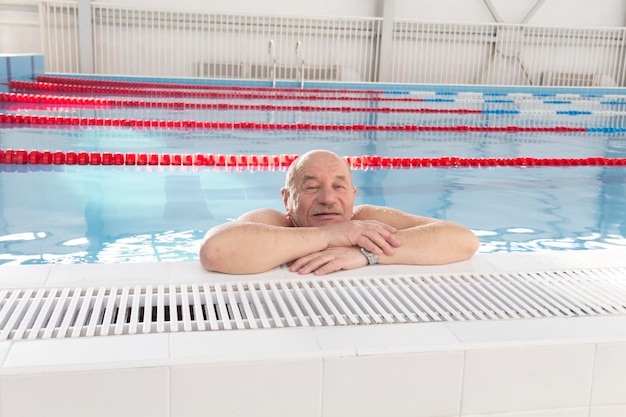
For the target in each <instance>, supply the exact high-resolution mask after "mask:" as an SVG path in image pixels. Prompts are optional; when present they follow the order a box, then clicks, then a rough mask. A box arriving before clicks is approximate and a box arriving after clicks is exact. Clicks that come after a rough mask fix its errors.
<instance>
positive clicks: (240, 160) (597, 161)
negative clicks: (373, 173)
mask: <svg viewBox="0 0 626 417" xmlns="http://www.w3.org/2000/svg"><path fill="white" fill-rule="evenodd" d="M297 158H298V155H289V154H282V155H225V154H199V153H196V154H158V153H121V152H118V153H114V152H89V153H88V152H74V151H68V152H62V151H54V152H53V151H37V150H32V151H27V150H23V149H18V150H13V149H6V150H3V149H0V164H5V165H140V166H141V165H149V166H212V167H237V168H241V169H259V168H271V167H274V168H275V167H279V168H286V167H288V166H289V165H290V164H291V163H292V162H293V161H295V160H296V159H297ZM344 158H345V161H346V162H347V163H348V164H349V165H350V166H351V167H352V168H353V169H368V168H383V169H385V168H386V169H389V168H431V167H444V168H445V167H450V168H452V167H465V168H469V167H471V168H480V167H546V166H559V167H564V166H620V167H621V166H626V158H605V157H588V158H534V157H516V158H460V157H456V156H443V157H439V158H410V157H384V156H379V155H363V156H347V157H344Z"/></svg>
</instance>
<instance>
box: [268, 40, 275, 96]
mask: <svg viewBox="0 0 626 417" xmlns="http://www.w3.org/2000/svg"><path fill="white" fill-rule="evenodd" d="M267 53H268V54H269V56H270V63H271V64H272V87H276V51H274V40H273V39H270V42H269V44H268V45H267Z"/></svg>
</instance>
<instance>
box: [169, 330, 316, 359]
mask: <svg viewBox="0 0 626 417" xmlns="http://www.w3.org/2000/svg"><path fill="white" fill-rule="evenodd" d="M170 343H171V345H170V346H171V357H172V360H173V361H175V362H176V363H188V362H190V361H196V360H202V361H210V362H218V361H249V360H267V359H276V358H304V357H316V358H318V357H320V356H321V352H320V348H319V346H318V344H317V341H316V339H315V336H314V335H313V331H312V330H311V329H308V328H288V329H255V330H228V331H206V332H189V333H173V334H171V335H170Z"/></svg>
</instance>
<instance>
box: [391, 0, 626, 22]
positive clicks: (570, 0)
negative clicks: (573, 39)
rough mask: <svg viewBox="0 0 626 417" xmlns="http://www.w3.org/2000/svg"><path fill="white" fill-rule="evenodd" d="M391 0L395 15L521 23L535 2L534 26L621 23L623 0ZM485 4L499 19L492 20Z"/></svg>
mask: <svg viewBox="0 0 626 417" xmlns="http://www.w3.org/2000/svg"><path fill="white" fill-rule="evenodd" d="M486 1H487V3H485V1H483V0H395V16H396V17H398V18H400V17H402V18H405V17H406V18H409V19H420V20H427V21H442V22H445V21H452V22H475V23H521V22H522V20H523V19H524V18H525V17H526V16H527V15H528V14H529V12H530V11H531V10H532V9H533V7H534V6H535V4H538V3H539V7H538V8H537V10H536V11H535V12H534V13H533V14H532V16H531V17H530V19H529V20H528V22H527V23H529V24H532V25H538V26H564V27H621V26H624V22H625V14H626V2H625V1H624V0H486ZM487 4H491V5H492V6H493V11H494V12H495V14H496V16H498V17H499V18H500V21H498V22H496V21H495V20H494V17H493V16H492V14H491V12H490V11H489V7H488V6H487Z"/></svg>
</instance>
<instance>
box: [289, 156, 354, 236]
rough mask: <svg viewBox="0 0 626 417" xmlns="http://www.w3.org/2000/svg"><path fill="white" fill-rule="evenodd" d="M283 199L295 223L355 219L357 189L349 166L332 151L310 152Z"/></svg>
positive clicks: (321, 223) (318, 223)
mask: <svg viewBox="0 0 626 417" xmlns="http://www.w3.org/2000/svg"><path fill="white" fill-rule="evenodd" d="M282 194H283V202H284V204H285V209H286V211H287V215H288V216H289V217H290V218H291V220H292V221H293V223H294V226H300V227H310V226H324V225H326V224H329V223H339V222H342V221H346V220H350V219H351V218H352V210H353V208H354V197H355V195H356V188H354V187H353V186H352V175H351V173H350V169H349V168H348V167H347V165H346V164H345V163H343V161H341V160H338V159H337V158H336V157H335V156H334V155H332V154H326V153H320V154H314V155H310V156H309V157H308V158H307V159H306V161H303V163H302V164H301V166H299V167H298V168H297V170H296V172H295V174H294V176H293V181H292V183H291V186H290V187H289V188H283V190H282Z"/></svg>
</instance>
